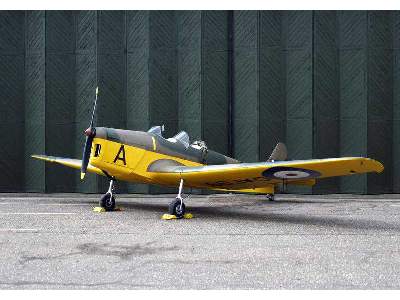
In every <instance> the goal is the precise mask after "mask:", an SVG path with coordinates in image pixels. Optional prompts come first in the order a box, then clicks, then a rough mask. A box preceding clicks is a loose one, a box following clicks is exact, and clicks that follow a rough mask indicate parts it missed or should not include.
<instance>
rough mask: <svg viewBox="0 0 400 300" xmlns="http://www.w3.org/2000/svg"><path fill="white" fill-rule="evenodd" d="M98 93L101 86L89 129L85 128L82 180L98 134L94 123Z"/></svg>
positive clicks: (97, 90) (94, 104)
mask: <svg viewBox="0 0 400 300" xmlns="http://www.w3.org/2000/svg"><path fill="white" fill-rule="evenodd" d="M98 95H99V87H96V98H95V100H94V103H93V111H92V118H91V120H90V126H89V128H88V129H86V130H85V135H86V141H85V146H84V148H83V153H82V166H81V180H83V178H85V175H86V171H87V166H88V164H89V159H90V152H91V150H92V143H93V138H94V137H95V135H96V128H93V123H94V114H95V112H96V105H97V98H98Z"/></svg>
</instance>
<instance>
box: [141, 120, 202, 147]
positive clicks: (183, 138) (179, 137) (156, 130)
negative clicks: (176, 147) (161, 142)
mask: <svg viewBox="0 0 400 300" xmlns="http://www.w3.org/2000/svg"><path fill="white" fill-rule="evenodd" d="M164 130H165V127H164V125H161V126H153V127H151V128H150V129H149V130H148V131H147V132H150V133H153V134H156V135H158V136H160V137H162V138H163V139H166V140H167V141H169V142H171V143H180V144H182V145H183V146H184V147H185V148H186V149H187V148H189V147H192V148H194V149H198V150H202V151H207V145H206V143H205V142H204V141H201V140H198V141H194V142H193V143H192V144H191V143H190V137H189V135H188V134H187V132H186V131H180V132H179V133H177V134H176V135H174V136H173V137H170V138H164V137H163V132H164Z"/></svg>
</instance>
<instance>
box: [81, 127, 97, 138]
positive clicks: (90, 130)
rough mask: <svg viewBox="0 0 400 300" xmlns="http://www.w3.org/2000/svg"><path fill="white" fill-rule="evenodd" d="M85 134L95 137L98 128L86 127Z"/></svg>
mask: <svg viewBox="0 0 400 300" xmlns="http://www.w3.org/2000/svg"><path fill="white" fill-rule="evenodd" d="M84 134H85V135H86V136H90V137H94V136H95V135H96V128H94V127H93V128H92V127H89V128H88V129H86V130H85V131H84Z"/></svg>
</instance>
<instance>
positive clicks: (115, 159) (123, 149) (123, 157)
mask: <svg viewBox="0 0 400 300" xmlns="http://www.w3.org/2000/svg"><path fill="white" fill-rule="evenodd" d="M121 153H122V157H120V154H121ZM117 160H122V161H123V162H124V165H125V166H126V160H125V148H124V145H121V148H119V151H118V153H117V156H116V157H115V158H114V162H116V161H117Z"/></svg>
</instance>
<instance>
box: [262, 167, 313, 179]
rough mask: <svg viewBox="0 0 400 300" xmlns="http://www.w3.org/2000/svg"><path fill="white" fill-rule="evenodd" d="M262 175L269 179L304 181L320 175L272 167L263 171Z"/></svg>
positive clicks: (310, 171)
mask: <svg viewBox="0 0 400 300" xmlns="http://www.w3.org/2000/svg"><path fill="white" fill-rule="evenodd" d="M262 175H263V176H264V177H266V178H270V179H305V178H316V177H319V176H321V173H319V172H317V171H313V170H307V169H300V168H291V167H272V168H270V169H268V170H265V171H264V172H263V173H262Z"/></svg>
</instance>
